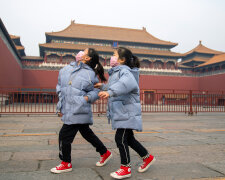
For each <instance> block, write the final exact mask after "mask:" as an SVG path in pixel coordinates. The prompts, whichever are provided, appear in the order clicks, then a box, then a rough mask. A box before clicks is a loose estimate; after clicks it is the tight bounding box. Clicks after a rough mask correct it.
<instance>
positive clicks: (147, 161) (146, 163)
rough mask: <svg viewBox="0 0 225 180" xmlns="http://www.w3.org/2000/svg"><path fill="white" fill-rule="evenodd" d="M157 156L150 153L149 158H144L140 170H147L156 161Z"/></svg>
mask: <svg viewBox="0 0 225 180" xmlns="http://www.w3.org/2000/svg"><path fill="white" fill-rule="evenodd" d="M155 161H156V158H155V157H154V156H152V155H149V157H148V158H145V159H143V163H142V165H141V166H140V167H139V168H138V172H145V171H146V170H147V169H148V168H149V167H150V166H151V165H152V164H154V162H155Z"/></svg>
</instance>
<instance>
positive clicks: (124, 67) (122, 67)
mask: <svg viewBox="0 0 225 180" xmlns="http://www.w3.org/2000/svg"><path fill="white" fill-rule="evenodd" d="M121 69H128V70H131V69H130V68H129V67H128V66H126V65H118V66H115V67H112V68H111V69H109V71H108V73H109V75H111V74H112V73H114V72H116V71H119V70H121Z"/></svg>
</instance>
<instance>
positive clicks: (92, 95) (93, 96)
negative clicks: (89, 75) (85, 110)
mask: <svg viewBox="0 0 225 180" xmlns="http://www.w3.org/2000/svg"><path fill="white" fill-rule="evenodd" d="M98 82H99V81H98V78H97V76H96V77H95V79H94V82H93V83H94V84H96V83H98ZM99 91H100V89H97V88H93V89H92V90H91V91H89V92H88V93H87V95H86V96H87V97H88V102H89V103H94V102H95V101H96V100H97V99H98V98H99V96H98V93H99Z"/></svg>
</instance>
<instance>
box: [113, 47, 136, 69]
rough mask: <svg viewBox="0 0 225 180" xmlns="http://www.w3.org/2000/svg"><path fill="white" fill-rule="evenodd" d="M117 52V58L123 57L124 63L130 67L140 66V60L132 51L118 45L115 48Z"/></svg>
mask: <svg viewBox="0 0 225 180" xmlns="http://www.w3.org/2000/svg"><path fill="white" fill-rule="evenodd" d="M117 52H118V55H119V59H124V60H125V62H124V65H127V66H129V67H130V68H131V69H132V68H135V67H137V68H139V67H140V62H139V59H138V57H137V56H134V55H133V53H132V52H131V51H130V50H129V49H127V48H125V47H119V48H117Z"/></svg>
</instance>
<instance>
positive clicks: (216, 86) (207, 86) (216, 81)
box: [199, 74, 225, 91]
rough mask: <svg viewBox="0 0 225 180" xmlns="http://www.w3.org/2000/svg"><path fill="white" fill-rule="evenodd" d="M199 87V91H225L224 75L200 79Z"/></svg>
mask: <svg viewBox="0 0 225 180" xmlns="http://www.w3.org/2000/svg"><path fill="white" fill-rule="evenodd" d="M199 86H200V88H199V90H207V91H225V74H217V75H212V76H205V77H200V78H199Z"/></svg>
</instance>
